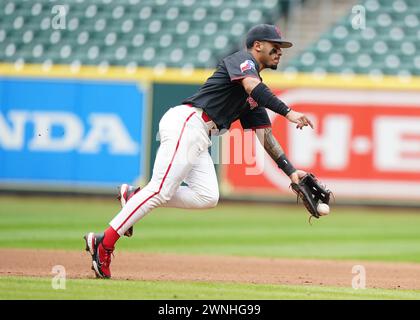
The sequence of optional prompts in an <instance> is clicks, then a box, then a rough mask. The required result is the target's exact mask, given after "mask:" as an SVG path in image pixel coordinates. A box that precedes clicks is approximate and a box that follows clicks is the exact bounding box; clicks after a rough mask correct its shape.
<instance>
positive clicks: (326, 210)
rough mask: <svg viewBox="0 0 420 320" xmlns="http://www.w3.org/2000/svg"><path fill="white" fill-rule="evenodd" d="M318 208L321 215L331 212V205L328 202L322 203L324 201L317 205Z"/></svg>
mask: <svg viewBox="0 0 420 320" xmlns="http://www.w3.org/2000/svg"><path fill="white" fill-rule="evenodd" d="M316 210H317V211H318V213H319V214H320V215H321V216H326V215H327V214H329V213H330V207H329V206H328V204H326V203H322V202H321V203H320V204H318V206H317V207H316Z"/></svg>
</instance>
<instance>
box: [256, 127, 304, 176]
mask: <svg viewBox="0 0 420 320" xmlns="http://www.w3.org/2000/svg"><path fill="white" fill-rule="evenodd" d="M256 134H257V137H258V140H259V141H260V143H261V144H262V145H263V146H264V149H265V151H266V152H267V153H268V154H269V156H270V157H271V158H272V159H273V160H274V161H275V162H276V163H277V165H278V166H279V168H280V169H282V170H283V172H284V173H285V174H286V175H287V176H289V178H290V180H291V181H292V182H294V183H299V180H300V178H302V177H303V176H305V174H306V172H305V171H302V170H297V169H295V168H294V167H293V165H292V164H291V162H290V161H289V160H288V159H287V157H286V155H285V153H284V151H283V148H282V147H281V145H280V143H279V142H278V141H277V139H276V138H275V137H274V135H273V131H272V128H271V127H269V128H264V129H257V130H256Z"/></svg>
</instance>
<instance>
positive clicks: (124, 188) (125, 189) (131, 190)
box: [117, 183, 141, 237]
mask: <svg viewBox="0 0 420 320" xmlns="http://www.w3.org/2000/svg"><path fill="white" fill-rule="evenodd" d="M140 189H141V188H140V187H137V188H136V187H134V186H130V185H128V184H126V183H124V184H123V185H121V187H120V188H119V192H118V197H117V199H118V200H119V201H120V204H121V208H123V207H124V206H125V205H126V203H127V201H128V200H130V199H131V197H132V196H134V195H135V194H136V193H137V192H138V191H140ZM124 235H125V236H126V237H131V236H132V235H133V227H132V226H131V227H130V229H128V230H127V231H126V232H125V233H124Z"/></svg>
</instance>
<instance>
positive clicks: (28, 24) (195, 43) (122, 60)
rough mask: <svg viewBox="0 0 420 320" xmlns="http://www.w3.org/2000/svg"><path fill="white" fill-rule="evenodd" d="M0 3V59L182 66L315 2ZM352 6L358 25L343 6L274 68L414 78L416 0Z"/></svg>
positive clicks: (199, 62) (418, 33) (418, 40)
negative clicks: (59, 11) (359, 11)
mask: <svg viewBox="0 0 420 320" xmlns="http://www.w3.org/2000/svg"><path fill="white" fill-rule="evenodd" d="M3 2H4V5H3V6H2V8H0V17H1V19H0V61H3V62H9V63H20V64H22V63H36V64H45V65H53V64H71V65H76V66H77V65H100V66H102V65H105V66H108V65H123V66H132V67H136V66H147V67H159V66H161V67H181V68H183V67H187V68H213V67H215V66H216V64H217V62H218V61H219V59H220V58H221V57H223V56H225V55H227V54H229V53H231V52H233V51H235V50H237V49H238V48H240V47H241V46H242V44H243V40H244V35H245V34H246V31H247V30H248V29H249V28H250V27H251V26H252V25H255V24H258V23H277V24H281V23H280V22H283V21H287V22H288V23H290V21H288V20H286V19H285V17H286V15H285V13H287V10H288V8H289V9H290V10H291V11H293V10H294V8H295V6H294V5H291V4H295V3H299V4H300V7H303V8H305V7H308V8H309V10H308V11H312V8H311V7H310V6H311V5H313V4H314V3H316V2H318V3H320V1H317V0H306V1H301V0H262V1H251V0H119V1H116V0H60V1H55V0H36V1H27V0H26V1H25V0H4V1H3ZM333 2H334V0H331V1H329V3H333ZM337 2H338V1H337ZM352 2H353V3H354V1H352ZM360 4H362V5H363V6H364V7H365V8H366V18H367V21H366V28H365V29H357V28H354V27H353V26H352V18H353V13H352V12H351V9H350V10H349V9H347V8H346V10H347V11H348V12H347V14H345V15H344V16H342V17H341V19H339V21H338V22H336V23H335V24H334V25H333V26H332V27H328V26H327V31H325V30H316V31H315V32H316V35H317V39H316V41H312V43H310V44H309V46H307V47H305V48H304V49H303V51H302V50H301V48H300V47H299V46H296V47H297V48H299V50H300V52H299V51H296V52H295V51H293V50H297V49H293V50H292V51H290V52H288V56H287V57H285V58H286V59H285V60H284V62H283V64H282V70H286V71H291V72H318V73H349V74H353V73H362V74H366V73H369V74H375V75H378V74H379V75H381V74H390V75H395V74H397V75H419V74H420V55H419V52H420V28H419V20H420V6H419V0H363V1H361V2H360ZM57 5H64V8H65V10H66V16H65V26H64V27H65V28H64V29H60V28H54V26H53V24H52V22H53V20H54V18H56V13H53V11H52V10H53V8H54V6H57ZM324 9H325V8H324V7H323V10H324ZM324 12H325V10H324ZM341 14H342V13H341V12H340V15H341ZM305 19H306V20H307V18H305ZM299 24H300V25H303V24H302V22H299ZM312 25H313V24H312ZM310 28H313V27H310ZM319 29H323V27H319ZM293 40H294V41H295V42H296V41H298V42H299V41H300V39H299V38H298V39H295V38H294V39H293ZM290 53H292V54H290ZM290 58H291V59H290Z"/></svg>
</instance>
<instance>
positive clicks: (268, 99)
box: [242, 77, 314, 129]
mask: <svg viewBox="0 0 420 320" xmlns="http://www.w3.org/2000/svg"><path fill="white" fill-rule="evenodd" d="M242 86H243V87H244V89H245V91H246V92H247V93H248V94H249V95H250V96H251V97H252V99H254V100H255V101H256V102H257V103H258V105H260V106H262V107H265V108H268V109H270V110H272V111H274V112H276V113H278V114H281V115H282V116H284V117H286V119H287V120H289V121H290V122H293V123H296V124H297V126H296V128H298V129H302V128H303V127H306V126H310V127H311V128H312V129H313V127H314V126H313V124H312V122H311V120H309V119H308V117H307V116H305V115H304V114H303V113H300V112H296V111H294V110H292V109H290V108H289V107H288V106H287V105H286V104H285V103H283V102H282V101H281V100H280V99H278V98H277V97H276V96H275V95H274V94H273V93H272V92H271V90H270V89H269V88H268V87H267V86H266V85H265V84H263V83H262V82H261V81H260V80H259V79H257V78H254V77H246V78H244V79H242Z"/></svg>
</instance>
